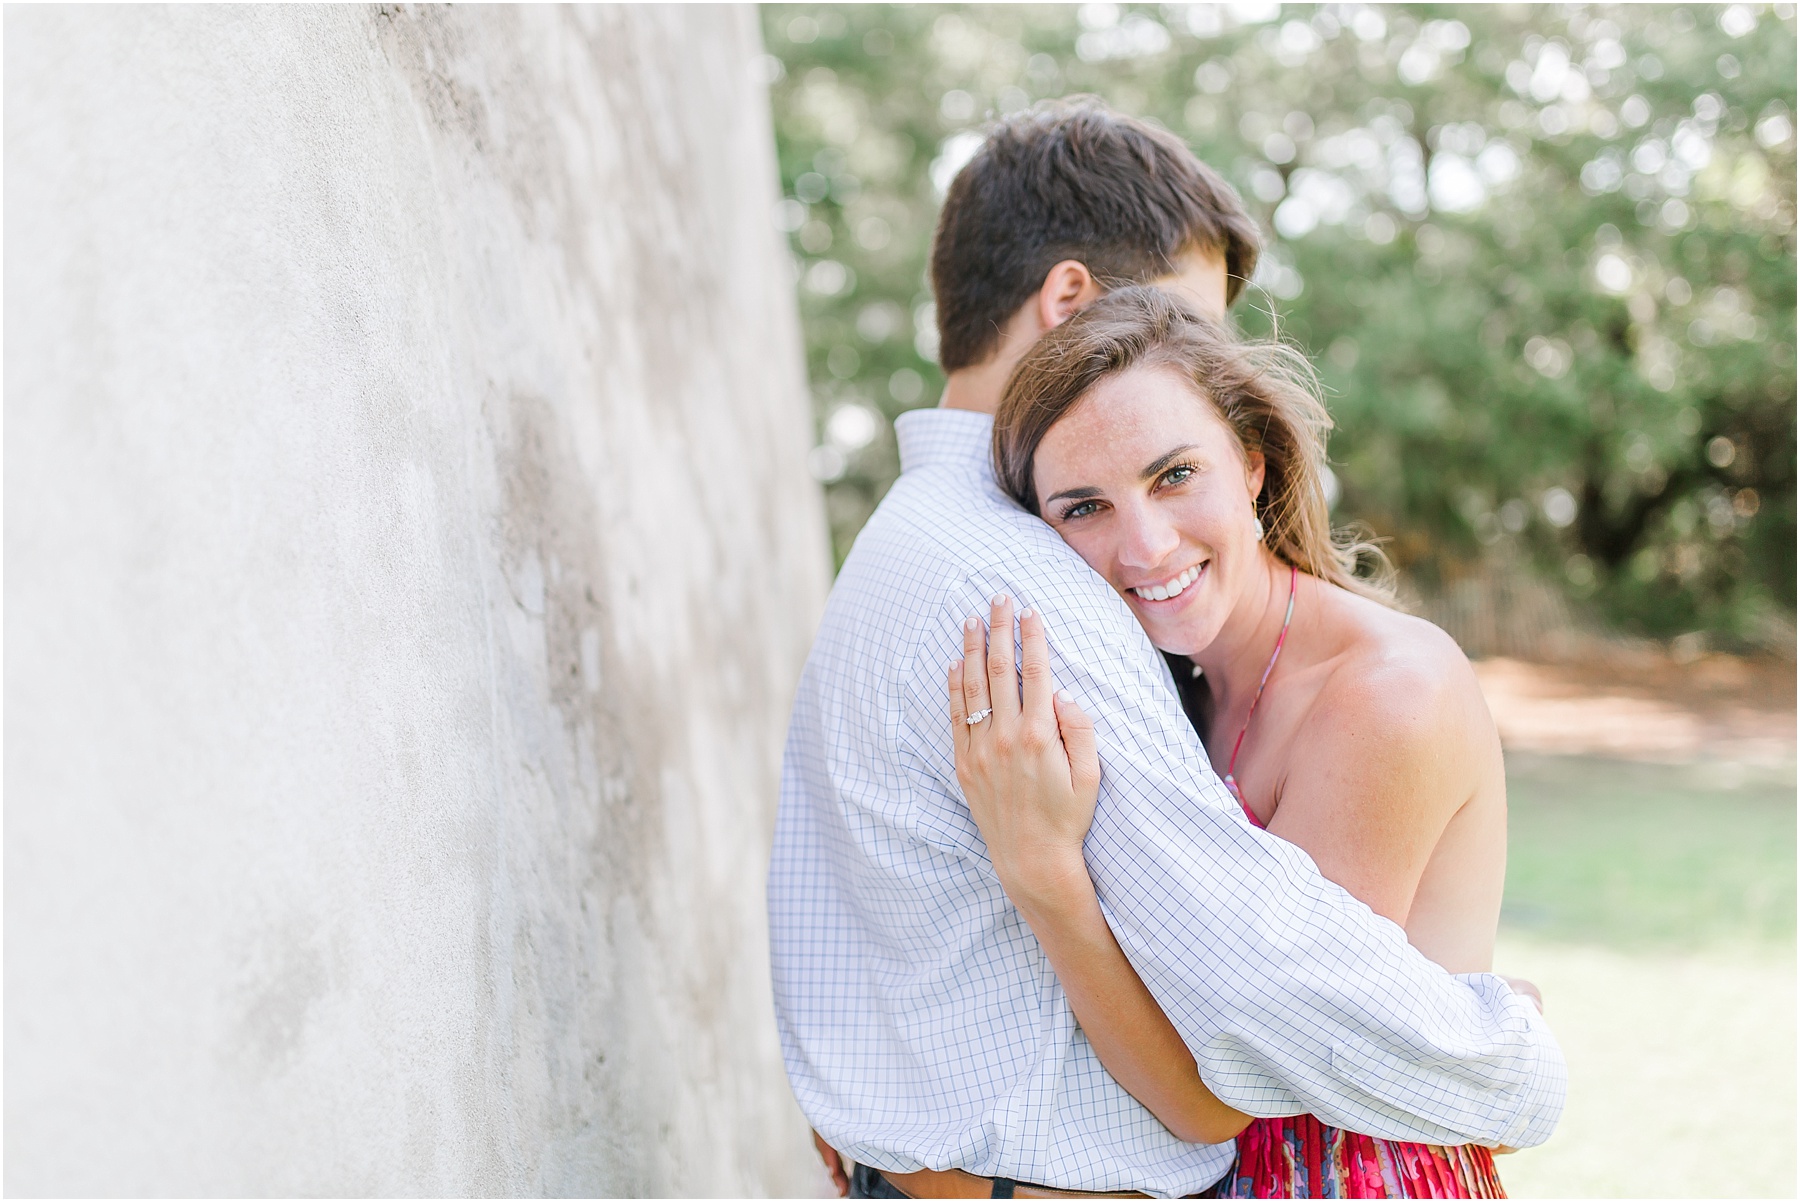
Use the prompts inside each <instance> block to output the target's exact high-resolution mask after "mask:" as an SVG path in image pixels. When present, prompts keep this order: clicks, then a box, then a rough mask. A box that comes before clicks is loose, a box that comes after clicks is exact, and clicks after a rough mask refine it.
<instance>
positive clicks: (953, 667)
mask: <svg viewBox="0 0 1800 1202" xmlns="http://www.w3.org/2000/svg"><path fill="white" fill-rule="evenodd" d="M962 666H963V662H962V660H960V659H953V660H951V661H950V670H951V671H952V672H954V671H956V670H957V669H958V668H960V667H962Z"/></svg>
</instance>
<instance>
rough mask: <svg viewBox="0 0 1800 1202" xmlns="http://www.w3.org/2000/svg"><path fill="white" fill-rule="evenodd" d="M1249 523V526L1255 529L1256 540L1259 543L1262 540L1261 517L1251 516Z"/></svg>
mask: <svg viewBox="0 0 1800 1202" xmlns="http://www.w3.org/2000/svg"><path fill="white" fill-rule="evenodd" d="M1250 525H1251V528H1252V529H1253V530H1255V531H1256V541H1257V542H1259V543H1260V542H1261V541H1262V540H1263V524H1262V519H1261V518H1251V519H1250Z"/></svg>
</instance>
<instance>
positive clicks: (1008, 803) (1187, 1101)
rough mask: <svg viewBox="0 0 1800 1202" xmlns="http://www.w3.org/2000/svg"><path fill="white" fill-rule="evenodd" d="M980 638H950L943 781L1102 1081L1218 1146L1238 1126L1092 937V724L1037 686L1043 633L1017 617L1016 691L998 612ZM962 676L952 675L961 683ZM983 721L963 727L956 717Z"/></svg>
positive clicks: (1170, 1028) (1144, 993) (975, 624)
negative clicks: (950, 769)
mask: <svg viewBox="0 0 1800 1202" xmlns="http://www.w3.org/2000/svg"><path fill="white" fill-rule="evenodd" d="M989 616H990V619H991V621H992V623H993V630H994V637H993V643H992V645H991V646H989V645H988V640H987V638H986V632H985V631H983V629H982V626H981V619H980V618H970V619H969V620H968V622H967V623H965V624H964V627H963V657H962V658H961V659H959V660H957V661H956V662H955V663H953V664H951V665H950V720H951V726H952V728H953V730H954V737H955V741H956V779H957V780H959V781H961V782H962V787H963V796H965V797H967V798H968V800H969V810H970V812H971V813H972V814H974V815H975V825H976V826H978V827H980V828H981V837H982V838H983V839H986V840H987V847H988V857H989V858H990V859H991V860H993V863H994V871H995V872H997V873H998V874H999V876H1000V884H1001V886H1002V887H1003V888H1004V889H1005V890H1006V895H1007V897H1009V898H1011V899H1012V903H1013V905H1014V906H1016V907H1018V910H1019V913H1020V914H1021V915H1023V916H1024V918H1025V921H1026V922H1027V923H1029V924H1030V925H1031V929H1032V932H1033V933H1034V934H1035V935H1036V936H1037V938H1038V943H1039V945H1040V946H1042V948H1043V949H1044V954H1045V955H1046V956H1048V957H1049V959H1050V967H1051V968H1053V969H1054V970H1055V971H1056V976H1057V979H1058V980H1060V981H1061V982H1062V984H1063V989H1064V990H1065V991H1066V993H1067V994H1068V998H1069V1005H1070V1007H1071V1008H1072V1009H1073V1010H1074V1011H1075V1018H1076V1020H1077V1021H1078V1022H1080V1023H1081V1029H1082V1030H1083V1031H1084V1032H1086V1033H1087V1037H1088V1042H1089V1043H1090V1044H1092V1045H1093V1048H1094V1052H1095V1053H1096V1054H1097V1055H1098V1056H1099V1057H1100V1063H1102V1064H1104V1065H1105V1066H1106V1068H1107V1071H1108V1072H1110V1073H1112V1075H1113V1077H1114V1079H1115V1080H1117V1081H1118V1082H1119V1084H1121V1085H1123V1086H1124V1087H1125V1088H1126V1089H1127V1090H1129V1091H1130V1092H1131V1094H1132V1096H1133V1097H1135V1098H1137V1100H1138V1101H1140V1102H1142V1103H1143V1104H1144V1105H1145V1106H1147V1107H1149V1108H1150V1113H1152V1114H1154V1115H1155V1116H1156V1117H1157V1118H1159V1119H1161V1120H1162V1122H1163V1124H1164V1125H1165V1126H1167V1127H1168V1129H1169V1130H1170V1131H1171V1132H1173V1133H1174V1135H1175V1136H1176V1138H1178V1139H1184V1140H1188V1141H1190V1142H1194V1143H1220V1142H1223V1141H1224V1140H1228V1139H1230V1138H1231V1137H1232V1136H1234V1135H1236V1134H1237V1133H1238V1132H1239V1131H1242V1130H1243V1129H1244V1126H1245V1124H1247V1123H1248V1122H1249V1121H1250V1116H1249V1115H1247V1114H1244V1113H1242V1112H1241V1111H1237V1110H1233V1109H1232V1108H1231V1107H1229V1106H1227V1105H1225V1103H1223V1102H1221V1101H1219V1099H1218V1098H1217V1097H1215V1096H1214V1095H1213V1093H1212V1091H1211V1090H1209V1089H1208V1088H1207V1087H1206V1084H1205V1082H1203V1081H1201V1079H1200V1071H1199V1069H1197V1068H1196V1067H1195V1065H1194V1057H1193V1054H1192V1053H1191V1052H1189V1051H1188V1048H1187V1045H1186V1044H1185V1043H1183V1042H1182V1039H1181V1035H1180V1033H1179V1032H1177V1031H1176V1030H1175V1027H1174V1025H1173V1024H1171V1023H1170V1022H1169V1019H1168V1016H1167V1015H1165V1014H1164V1013H1163V1011H1162V1008H1161V1007H1159V1006H1158V1005H1157V1004H1156V999H1155V998H1153V997H1151V996H1150V991H1149V990H1148V989H1146V988H1145V987H1144V982H1143V980H1142V978H1140V977H1139V976H1138V974H1137V971H1136V970H1135V969H1133V968H1132V967H1131V962H1130V961H1129V960H1127V959H1126V958H1125V952H1124V951H1123V949H1121V948H1120V947H1119V941H1118V940H1117V939H1115V938H1114V937H1113V933H1112V929H1111V928H1110V927H1108V926H1107V925H1106V916H1105V915H1104V914H1103V913H1101V910H1100V899H1099V898H1098V897H1097V896H1095V893H1094V882H1093V880H1092V879H1091V878H1089V876H1088V871H1087V862H1086V861H1085V860H1084V859H1082V855H1081V843H1082V840H1083V839H1085V838H1087V832H1088V827H1089V826H1091V825H1093V821H1094V802H1095V799H1096V798H1097V797H1098V796H1099V795H1100V759H1099V756H1098V755H1096V754H1095V751H1094V724H1093V722H1092V721H1090V720H1089V718H1088V716H1087V715H1086V714H1084V713H1082V712H1081V710H1080V708H1078V707H1077V706H1076V704H1075V699H1074V698H1072V697H1070V696H1069V695H1068V694H1067V693H1055V692H1054V691H1053V690H1052V688H1051V684H1050V647H1049V644H1048V643H1046V642H1045V641H1044V620H1043V618H1042V617H1040V616H1039V615H1037V614H1034V613H1032V612H1031V611H1030V610H1026V611H1025V612H1024V613H1022V614H1020V615H1019V641H1020V644H1021V647H1022V649H1023V653H1022V655H1021V662H1022V663H1023V665H1024V667H1023V676H1024V680H1023V685H1022V687H1021V682H1020V673H1019V672H1016V671H1014V669H1013V654H1012V649H1013V643H1012V628H1013V618H1012V602H1011V601H1010V600H1008V599H1007V598H1005V597H995V598H994V606H993V612H992V613H991V614H990V615H989ZM965 668H966V670H965ZM988 709H991V710H992V713H990V714H989V715H988V716H987V717H985V718H983V719H982V720H981V721H979V722H977V723H975V724H974V725H973V726H971V725H969V724H968V722H967V721H966V719H967V717H968V716H969V715H970V714H979V713H981V712H982V711H983V710H988Z"/></svg>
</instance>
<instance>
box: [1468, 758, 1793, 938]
mask: <svg viewBox="0 0 1800 1202" xmlns="http://www.w3.org/2000/svg"><path fill="white" fill-rule="evenodd" d="M1507 800H1508V806H1509V809H1510V813H1511V818H1510V823H1509V840H1508V862H1507V870H1506V902H1505V906H1504V908H1503V910H1502V912H1501V925H1502V928H1503V929H1504V930H1507V931H1511V932H1514V933H1517V934H1519V935H1524V936H1529V937H1531V938H1533V939H1538V940H1554V941H1557V942H1570V943H1584V944H1597V945H1603V946H1606V947H1610V948H1615V949H1618V950H1620V951H1627V952H1638V951H1663V950H1668V951H1703V950H1710V949H1724V948H1744V949H1752V948H1766V949H1771V950H1772V949H1774V948H1775V947H1783V948H1786V949H1787V950H1788V951H1789V952H1790V953H1791V951H1792V949H1793V947H1794V935H1795V923H1794V910H1795V891H1794V875H1795V874H1794V860H1795V855H1794V814H1795V791H1794V774H1793V771H1792V769H1791V768H1790V769H1786V770H1782V771H1769V770H1766V769H1765V770H1762V771H1760V772H1757V771H1753V770H1748V769H1745V768H1743V767H1741V766H1739V765H1736V764H1713V765H1706V764H1684V765H1659V764H1640V763H1629V762H1622V761H1616V760H1601V759H1588V758H1583V757H1576V756H1548V755H1525V754H1512V755H1509V756H1508V757H1507Z"/></svg>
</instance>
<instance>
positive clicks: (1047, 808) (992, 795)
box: [949, 596, 1100, 910]
mask: <svg viewBox="0 0 1800 1202" xmlns="http://www.w3.org/2000/svg"><path fill="white" fill-rule="evenodd" d="M989 617H990V621H991V623H992V628H993V631H994V637H993V639H992V642H991V645H989V640H988V639H987V637H986V632H985V631H984V630H983V629H982V623H981V619H980V618H977V617H970V618H969V620H968V621H967V622H965V623H964V624H963V658H962V659H959V660H957V661H956V662H955V663H953V664H951V665H950V681H949V683H950V722H951V729H952V732H953V737H954V739H955V743H956V779H957V780H958V781H959V782H961V784H962V789H963V796H964V797H965V798H967V799H968V802H969V810H970V812H971V813H972V814H973V815H974V817H975V825H976V826H977V827H979V828H980V829H981V837H982V838H983V839H984V840H986V841H987V847H988V856H989V858H990V859H991V860H992V861H993V864H994V871H995V872H996V873H998V874H999V876H1000V883H1001V884H1002V885H1003V886H1004V887H1005V889H1006V892H1007V894H1008V896H1010V897H1011V898H1012V900H1013V904H1014V905H1017V906H1019V907H1020V909H1021V910H1028V909H1030V908H1033V907H1038V906H1055V905H1057V904H1058V903H1060V902H1062V901H1064V900H1066V899H1067V898H1068V897H1069V896H1070V895H1071V891H1072V892H1073V893H1074V894H1079V895H1081V896H1082V897H1091V896H1092V892H1093V884H1092V882H1091V881H1089V879H1088V875H1087V865H1086V863H1085V862H1084V861H1083V859H1082V856H1081V843H1082V840H1083V839H1085V838H1086V837H1087V832H1088V827H1089V826H1091V825H1093V821H1094V803H1095V801H1096V799H1097V798H1098V797H1099V793H1100V760H1099V757H1098V756H1097V755H1096V754H1095V751H1094V724H1093V722H1092V721H1091V720H1090V719H1089V718H1088V716H1087V715H1086V714H1084V713H1082V712H1081V709H1080V707H1079V706H1077V705H1076V704H1075V699H1074V698H1073V697H1071V696H1070V695H1069V694H1068V693H1056V692H1054V690H1053V689H1052V687H1051V681H1050V647H1049V644H1048V643H1047V642H1046V641H1045V638H1044V620H1043V616H1042V615H1040V614H1036V613H1033V612H1032V611H1031V610H1026V611H1025V612H1024V613H1022V614H1020V615H1019V635H1020V641H1021V644H1022V647H1023V654H1022V662H1023V670H1022V673H1021V672H1020V671H1015V669H1014V667H1013V656H1012V629H1013V616H1012V601H1011V599H1010V598H1007V597H1004V596H1001V597H996V598H994V603H993V608H992V610H991V612H990V615H989ZM1021 675H1022V676H1023V687H1021ZM983 711H991V712H989V713H988V716H987V717H985V718H983V719H981V720H980V721H978V722H976V723H974V724H972V725H971V724H970V723H969V722H968V721H967V718H968V716H969V715H970V714H979V713H982V712H983ZM1077 878H1078V879H1077Z"/></svg>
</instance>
